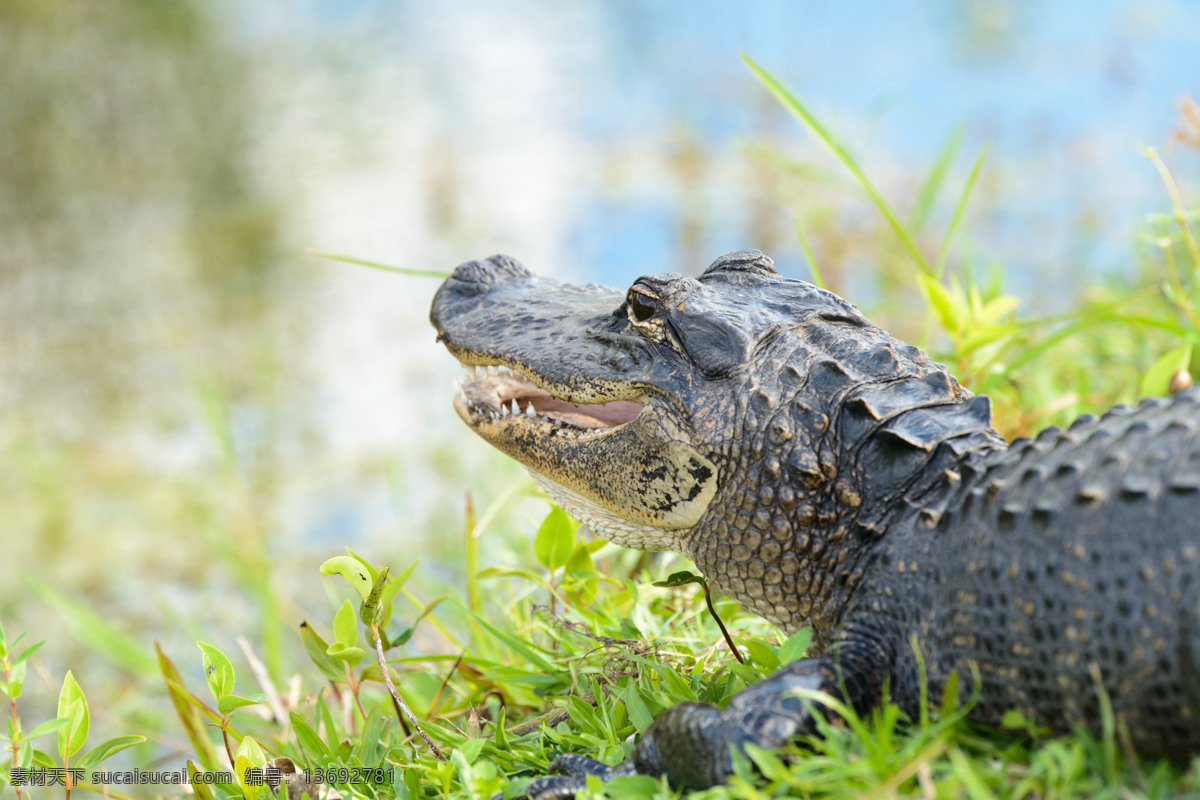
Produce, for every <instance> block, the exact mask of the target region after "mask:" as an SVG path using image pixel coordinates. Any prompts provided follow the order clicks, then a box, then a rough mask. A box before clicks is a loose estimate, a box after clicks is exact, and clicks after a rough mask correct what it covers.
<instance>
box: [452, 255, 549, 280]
mask: <svg viewBox="0 0 1200 800" xmlns="http://www.w3.org/2000/svg"><path fill="white" fill-rule="evenodd" d="M532 274H533V273H532V272H530V271H529V270H528V269H527V268H526V267H525V265H524V264H522V263H521V262H520V261H517V260H516V259H515V258H513V257H512V256H506V255H503V254H498V255H494V256H491V257H489V258H486V259H484V260H483V261H468V262H467V263H465V264H459V265H458V266H457V267H455V268H454V272H453V273H451V276H450V277H452V278H453V279H455V280H457V281H461V282H463V283H497V282H499V281H502V280H505V279H507V278H525V277H529V276H531V275H532Z"/></svg>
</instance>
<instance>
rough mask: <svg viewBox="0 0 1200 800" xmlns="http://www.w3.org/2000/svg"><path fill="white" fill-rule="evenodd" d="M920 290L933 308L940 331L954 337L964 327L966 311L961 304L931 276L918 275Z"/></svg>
mask: <svg viewBox="0 0 1200 800" xmlns="http://www.w3.org/2000/svg"><path fill="white" fill-rule="evenodd" d="M917 277H918V278H919V279H920V283H921V290H922V291H923V292H924V294H925V297H926V298H927V299H928V300H929V304H930V305H931V306H933V310H934V313H935V314H936V315H937V318H938V322H940V323H941V325H942V330H944V331H946V333H948V334H950V336H952V337H955V336H958V334H959V333H960V332H961V331H962V330H963V328H964V327H966V318H967V314H966V309H965V308H964V307H963V304H962V302H961V301H960V300H959V299H958V298H957V297H956V296H955V295H954V294H953V293H952V292H951V291H950V290H949V289H947V288H946V287H945V286H944V285H943V284H942V282H941V281H939V280H938V279H937V278H935V277H933V276H932V275H918V276H917Z"/></svg>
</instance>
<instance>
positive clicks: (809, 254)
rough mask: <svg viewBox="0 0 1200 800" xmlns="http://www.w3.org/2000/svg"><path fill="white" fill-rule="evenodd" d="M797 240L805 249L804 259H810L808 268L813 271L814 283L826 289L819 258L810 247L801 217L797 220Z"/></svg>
mask: <svg viewBox="0 0 1200 800" xmlns="http://www.w3.org/2000/svg"><path fill="white" fill-rule="evenodd" d="M796 238H797V239H799V240H800V247H802V248H804V257H805V258H807V259H808V268H809V270H811V271H812V276H813V283H815V284H816V285H817V286H820V287H821V288H822V289H824V288H825V277H824V276H823V275H821V270H820V268H818V267H817V257H816V256H814V255H813V251H812V248H811V247H809V245H808V237H807V236H805V235H804V223H803V222H802V221H801V220H800V218H799V217H797V218H796Z"/></svg>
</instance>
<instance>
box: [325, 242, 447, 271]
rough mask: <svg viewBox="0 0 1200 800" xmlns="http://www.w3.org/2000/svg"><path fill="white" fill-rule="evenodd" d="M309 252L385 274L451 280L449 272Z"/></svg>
mask: <svg viewBox="0 0 1200 800" xmlns="http://www.w3.org/2000/svg"><path fill="white" fill-rule="evenodd" d="M308 252H310V253H312V254H313V255H314V256H320V257H321V258H329V259H332V260H334V261H345V262H346V263H347V264H358V265H359V266H360V267H370V268H371V269H378V270H382V271H384V272H398V273H400V274H401V275H416V276H418V277H421V278H442V279H445V278H449V277H450V273H449V272H442V271H439V270H435V269H411V268H409V267H393V266H391V265H390V264H380V263H379V262H378V261H368V260H366V259H365V258H355V257H354V256H344V255H342V254H340V253H330V252H327V251H325V250H318V249H316V248H315V247H310V248H308Z"/></svg>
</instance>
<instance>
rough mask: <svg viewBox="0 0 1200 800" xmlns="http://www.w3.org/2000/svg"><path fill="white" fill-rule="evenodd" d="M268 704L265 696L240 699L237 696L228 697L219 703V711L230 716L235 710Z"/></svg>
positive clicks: (258, 695) (259, 695)
mask: <svg viewBox="0 0 1200 800" xmlns="http://www.w3.org/2000/svg"><path fill="white" fill-rule="evenodd" d="M266 702H267V696H266V695H265V694H256V695H253V696H252V697H239V696H238V695H236V694H230V695H226V696H225V697H222V698H221V699H220V700H218V701H217V710H218V711H220V712H221V713H222V714H228V713H229V712H230V711H233V710H234V709H237V708H241V707H243V706H256V705H260V704H263V703H266Z"/></svg>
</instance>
